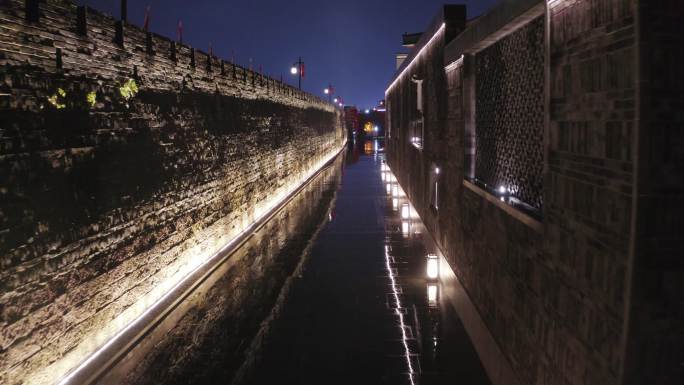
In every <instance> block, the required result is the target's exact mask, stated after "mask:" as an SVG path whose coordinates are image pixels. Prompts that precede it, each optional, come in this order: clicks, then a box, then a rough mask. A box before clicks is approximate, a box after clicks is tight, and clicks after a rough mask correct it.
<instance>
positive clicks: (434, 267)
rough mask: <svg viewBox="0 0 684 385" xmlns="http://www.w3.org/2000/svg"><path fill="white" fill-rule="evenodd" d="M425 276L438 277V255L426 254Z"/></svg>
mask: <svg viewBox="0 0 684 385" xmlns="http://www.w3.org/2000/svg"><path fill="white" fill-rule="evenodd" d="M427 277H428V278H429V279H437V278H438V277H439V257H438V256H436V255H435V254H428V256H427Z"/></svg>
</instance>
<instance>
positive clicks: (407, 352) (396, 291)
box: [385, 245, 415, 385]
mask: <svg viewBox="0 0 684 385" xmlns="http://www.w3.org/2000/svg"><path fill="white" fill-rule="evenodd" d="M385 267H386V268H387V274H388V275H389V279H390V286H391V287H392V295H393V296H394V305H395V308H394V312H395V314H396V315H397V316H398V317H399V330H401V341H402V343H403V344H404V355H405V356H406V365H407V366H408V372H409V381H411V385H415V382H414V381H413V375H414V373H415V372H414V370H413V364H412V363H411V350H410V349H409V347H408V336H407V335H406V324H405V323H404V314H403V313H402V312H401V308H402V306H401V300H400V299H399V292H400V290H399V289H398V288H397V280H396V278H395V277H394V273H393V272H392V267H391V266H390V255H389V246H388V245H385Z"/></svg>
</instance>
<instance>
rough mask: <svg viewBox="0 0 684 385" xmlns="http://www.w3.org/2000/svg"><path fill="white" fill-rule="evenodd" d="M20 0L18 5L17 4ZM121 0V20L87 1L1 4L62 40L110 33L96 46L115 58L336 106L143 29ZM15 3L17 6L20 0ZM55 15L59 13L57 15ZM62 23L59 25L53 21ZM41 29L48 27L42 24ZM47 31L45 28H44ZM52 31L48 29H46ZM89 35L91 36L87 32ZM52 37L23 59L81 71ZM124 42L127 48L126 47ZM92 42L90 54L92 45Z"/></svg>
mask: <svg viewBox="0 0 684 385" xmlns="http://www.w3.org/2000/svg"><path fill="white" fill-rule="evenodd" d="M18 3H19V4H18ZM21 3H23V4H21ZM126 3H127V2H126V1H125V0H122V19H121V20H116V19H114V18H113V17H112V16H109V15H106V14H103V13H101V12H99V11H97V10H94V9H92V8H90V7H87V6H76V5H75V4H74V3H73V2H72V1H71V0H64V1H56V0H55V1H50V2H42V1H39V0H24V1H23V2H22V1H19V0H14V1H9V2H5V3H3V6H5V7H7V6H8V5H9V8H14V9H15V10H19V11H23V16H24V21H25V23H27V24H28V25H29V26H31V27H33V28H41V26H43V24H44V22H43V19H46V18H47V16H48V15H49V16H51V17H49V19H50V22H51V23H52V25H53V27H55V28H61V29H62V30H63V31H64V32H66V33H65V36H64V37H63V38H64V39H69V38H70V37H73V38H75V40H81V41H83V40H85V41H88V40H91V39H92V40H102V39H103V38H106V37H111V45H110V46H106V45H105V46H104V47H103V48H102V49H114V50H119V51H122V53H121V55H120V57H121V58H127V59H128V61H129V62H137V63H139V64H140V65H143V64H145V63H146V62H148V61H149V60H151V59H152V58H164V59H159V60H157V64H162V65H167V66H173V67H176V68H175V70H176V71H178V70H180V69H183V68H182V67H186V69H187V70H188V72H200V73H201V72H204V74H205V75H209V76H211V77H214V78H218V77H223V78H225V79H229V78H232V79H233V80H234V81H240V80H241V81H242V82H243V83H246V84H249V83H251V84H252V86H253V87H254V89H255V91H256V90H262V91H266V93H273V94H275V93H279V94H282V95H287V96H290V97H293V98H296V99H299V100H302V101H306V102H310V103H314V104H319V105H321V106H326V107H328V108H331V107H332V108H336V107H335V105H333V104H331V103H329V102H328V101H327V100H325V99H323V98H320V97H318V96H315V95H312V94H310V93H307V92H303V91H301V90H300V89H297V88H295V87H293V86H291V85H289V84H286V83H285V82H282V81H280V80H277V79H274V78H272V77H269V76H266V75H264V74H263V73H259V72H256V71H253V70H251V69H248V68H244V67H242V66H240V65H238V64H235V63H232V62H228V61H225V60H222V59H219V58H218V57H216V56H215V55H213V54H208V53H206V52H203V51H201V50H197V49H195V48H193V47H191V46H188V45H185V44H183V43H181V42H176V41H172V40H171V39H169V38H167V37H165V36H161V35H158V34H156V33H153V32H149V31H146V30H144V29H142V28H140V27H138V26H135V25H132V24H129V23H127V22H126V20H125V19H126V18H125V12H126V8H127V7H126ZM20 4H21V5H20ZM60 16H62V17H63V19H62V20H60ZM91 21H94V22H95V23H96V24H97V25H98V26H99V27H101V31H98V32H97V35H95V33H93V32H91V31H90V30H89V28H88V27H89V22H91ZM60 22H61V23H62V24H61V25H59V23H60ZM42 29H45V30H47V29H48V28H45V27H43V28H42ZM47 32H51V31H49V30H48V31H47ZM52 32H54V31H52ZM93 35H94V36H93ZM57 41H58V39H55V41H53V45H54V46H55V47H54V52H48V51H42V52H40V54H39V55H33V56H32V57H31V58H30V61H29V64H37V65H39V66H42V67H43V68H54V69H55V70H58V71H76V72H83V69H80V68H78V67H77V66H73V67H71V66H70V64H74V63H73V62H71V61H70V60H69V58H70V56H72V55H73V56H77V55H82V54H83V52H78V47H77V46H76V45H74V44H68V43H63V42H59V43H60V44H59V45H62V46H61V47H58V46H57V45H56V44H54V43H55V42H57ZM129 47H130V48H129ZM97 49H98V47H97V46H95V47H94V49H93V50H92V51H91V52H90V55H92V54H93V53H94V51H95V50H97ZM140 65H136V64H134V68H133V69H132V71H131V73H137V71H138V68H139V67H141V66H140Z"/></svg>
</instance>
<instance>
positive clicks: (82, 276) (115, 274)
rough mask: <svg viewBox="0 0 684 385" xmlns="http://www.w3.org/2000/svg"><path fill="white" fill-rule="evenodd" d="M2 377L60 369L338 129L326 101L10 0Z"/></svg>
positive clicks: (3, 59)
mask: <svg viewBox="0 0 684 385" xmlns="http://www.w3.org/2000/svg"><path fill="white" fill-rule="evenodd" d="M0 66H1V67H0V266H1V269H0V288H1V290H0V328H1V329H2V332H1V334H0V383H3V384H22V383H23V384H48V383H53V382H56V381H58V380H59V379H60V378H61V377H63V376H64V375H65V374H66V373H68V372H69V371H70V370H71V369H72V368H73V367H75V366H76V365H78V364H79V363H80V362H81V361H82V360H83V359H84V358H85V357H87V355H88V354H90V353H91V352H93V351H94V350H95V349H97V348H98V347H99V346H100V345H102V344H103V343H104V342H105V341H107V340H108V339H109V338H110V337H111V336H112V335H113V334H115V333H116V332H117V331H118V330H120V329H121V328H122V327H124V326H125V325H126V324H127V323H128V322H129V321H130V320H132V319H134V318H135V317H137V315H139V314H141V313H142V312H143V311H144V310H145V309H146V307H147V306H149V304H151V303H152V302H153V301H154V300H155V299H156V298H159V297H160V296H161V295H163V293H164V292H165V291H166V290H168V288H170V287H171V286H173V285H174V283H175V282H177V281H178V280H179V279H180V278H182V277H183V276H184V275H185V274H187V272H188V271H190V270H192V269H193V268H194V267H195V266H197V265H198V264H200V263H201V262H202V261H204V260H205V259H206V258H207V257H209V256H210V255H212V254H213V253H215V252H216V251H217V250H218V249H219V248H220V247H221V246H223V245H224V244H226V243H227V242H229V241H230V240H231V239H232V238H233V237H234V236H235V235H236V234H238V233H239V232H240V231H241V230H242V229H244V228H246V227H247V226H248V224H249V223H251V222H252V221H253V220H254V219H255V218H256V217H258V216H260V215H261V214H263V213H264V212H266V211H267V210H268V208H269V207H271V206H272V205H273V204H274V203H275V201H276V200H277V199H278V198H280V197H283V196H285V195H287V193H288V192H289V191H291V190H292V189H293V188H294V187H296V185H298V184H299V183H300V182H301V181H302V180H303V179H305V178H306V177H307V176H308V175H310V173H311V172H313V171H314V170H315V169H317V168H318V167H319V166H320V165H321V164H322V163H323V162H324V161H325V160H326V159H328V158H329V156H330V155H332V154H334V153H335V152H337V150H339V148H340V147H341V146H342V144H343V143H344V141H345V133H344V130H343V128H342V127H343V126H342V124H343V120H342V116H341V113H340V111H339V110H337V109H335V108H334V107H333V106H331V105H330V104H328V103H326V102H324V101H322V100H320V99H318V98H316V97H314V96H312V95H309V94H305V93H302V92H300V91H299V90H296V89H294V88H292V87H289V86H287V85H285V84H282V83H280V82H279V81H276V80H274V79H271V78H268V77H265V76H262V75H260V74H257V73H254V72H252V71H249V70H246V69H244V68H241V67H239V66H236V65H233V64H231V63H227V62H224V61H221V60H218V59H217V58H215V57H212V56H210V55H207V54H206V53H203V52H201V51H199V50H195V49H193V48H191V47H188V46H186V45H183V44H179V43H176V42H172V41H170V40H168V39H166V38H164V37H161V36H157V35H155V34H150V33H146V32H145V31H143V30H141V29H139V28H137V27H135V26H131V25H129V24H126V23H125V22H118V21H116V20H114V19H113V18H111V17H109V16H106V15H103V14H101V13H99V12H97V11H95V10H92V9H90V8H81V7H77V6H76V5H75V4H73V2H71V1H55V0H50V1H41V2H32V1H28V2H27V1H14V0H3V1H1V2H0Z"/></svg>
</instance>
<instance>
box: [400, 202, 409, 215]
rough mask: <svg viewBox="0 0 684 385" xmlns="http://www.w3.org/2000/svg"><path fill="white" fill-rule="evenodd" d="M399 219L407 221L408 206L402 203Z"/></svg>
mask: <svg viewBox="0 0 684 385" xmlns="http://www.w3.org/2000/svg"><path fill="white" fill-rule="evenodd" d="M401 219H409V204H408V203H404V204H402V205H401Z"/></svg>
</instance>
